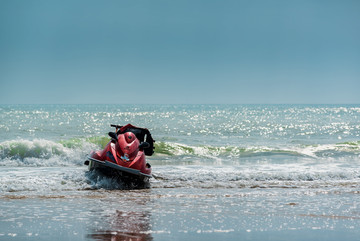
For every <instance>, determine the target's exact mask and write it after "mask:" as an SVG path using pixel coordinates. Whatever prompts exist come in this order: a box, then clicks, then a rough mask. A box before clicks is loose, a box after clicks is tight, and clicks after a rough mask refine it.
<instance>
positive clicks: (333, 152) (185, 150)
mask: <svg viewBox="0 0 360 241" xmlns="http://www.w3.org/2000/svg"><path fill="white" fill-rule="evenodd" d="M155 154H157V155H163V156H198V157H251V156H271V155H285V156H305V157H329V156H339V155H349V154H350V155H352V154H353V155H359V154H360V141H355V142H344V143H337V144H326V145H303V146H290V147H282V148H278V147H264V146H252V147H237V146H218V147H216V146H206V145H202V146H190V145H185V144H180V143H171V142H159V143H156V145H155Z"/></svg>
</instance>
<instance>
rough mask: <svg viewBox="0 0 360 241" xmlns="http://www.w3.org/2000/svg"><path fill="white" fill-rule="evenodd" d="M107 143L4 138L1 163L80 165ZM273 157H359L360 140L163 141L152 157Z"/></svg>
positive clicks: (173, 159) (172, 160)
mask: <svg viewBox="0 0 360 241" xmlns="http://www.w3.org/2000/svg"><path fill="white" fill-rule="evenodd" d="M108 142H109V138H108V137H90V138H73V139H69V140H61V141H58V142H55V141H51V140H45V139H34V140H10V141H4V142H1V143H0V166H73V165H76V166H80V165H82V164H83V161H84V159H85V157H86V155H88V154H89V153H90V151H91V150H94V149H101V148H104V147H105V145H106V144H107V143H108ZM271 156H283V157H284V158H285V159H286V158H294V157H295V158H296V157H300V158H301V157H304V158H339V157H349V156H350V157H359V156H360V141H355V142H345V143H337V144H327V145H306V146H305V145H304V146H301V145H298V146H289V147H264V146H250V147H238V146H210V145H199V146H191V145H185V144H181V143H173V142H161V141H160V142H156V143H155V154H154V156H152V157H151V158H150V159H151V160H152V161H153V162H155V163H158V164H161V160H164V159H166V160H167V162H169V161H170V163H173V164H176V162H178V163H182V160H185V161H186V160H188V159H189V158H192V159H196V160H197V163H199V162H200V163H201V162H208V161H209V160H214V159H216V160H218V159H224V160H228V159H232V160H234V159H235V160H236V159H239V160H246V159H250V158H252V157H259V158H261V157H271ZM158 160H160V161H159V162H157V161H158Z"/></svg>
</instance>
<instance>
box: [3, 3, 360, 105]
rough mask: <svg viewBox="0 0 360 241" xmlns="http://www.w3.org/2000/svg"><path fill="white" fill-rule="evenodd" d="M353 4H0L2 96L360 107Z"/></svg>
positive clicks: (359, 52) (27, 100) (358, 34)
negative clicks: (357, 105) (347, 105)
mask: <svg viewBox="0 0 360 241" xmlns="http://www.w3.org/2000/svg"><path fill="white" fill-rule="evenodd" d="M359 13H360V1H358V0H272V1H269V0H178V1H170V0H113V1H112V0H106V1H100V0H77V1H73V0H62V1H53V0H32V1H28V0H2V1H0V104H95V103H99V104H129V103H134V104H359V103H360V14H359Z"/></svg>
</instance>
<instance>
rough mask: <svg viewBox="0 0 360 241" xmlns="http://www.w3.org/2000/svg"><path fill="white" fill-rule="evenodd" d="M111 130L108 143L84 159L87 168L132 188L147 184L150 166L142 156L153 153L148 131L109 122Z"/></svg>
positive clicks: (149, 176)
mask: <svg viewBox="0 0 360 241" xmlns="http://www.w3.org/2000/svg"><path fill="white" fill-rule="evenodd" d="M111 127H115V128H116V131H115V132H109V136H110V137H111V140H110V142H109V143H108V144H107V145H106V146H105V148H104V150H99V151H92V152H91V153H90V155H89V156H88V157H87V160H86V161H85V163H84V164H85V165H88V166H89V171H95V172H97V173H99V174H102V175H105V176H108V177H112V178H117V179H119V180H121V181H122V182H124V183H125V184H131V185H132V186H134V187H140V188H141V187H146V186H148V185H147V184H149V179H150V178H151V177H152V175H151V165H150V164H149V163H147V162H146V159H145V156H151V155H152V154H153V153H154V149H155V147H154V142H155V141H154V139H153V138H152V136H151V134H150V131H149V130H148V129H146V128H140V127H136V126H133V125H131V124H127V125H125V126H119V125H111Z"/></svg>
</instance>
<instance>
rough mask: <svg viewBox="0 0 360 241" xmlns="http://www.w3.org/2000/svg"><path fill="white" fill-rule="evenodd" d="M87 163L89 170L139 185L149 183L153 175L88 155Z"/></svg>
mask: <svg viewBox="0 0 360 241" xmlns="http://www.w3.org/2000/svg"><path fill="white" fill-rule="evenodd" d="M85 164H88V166H89V171H97V172H99V173H101V174H102V175H104V176H107V177H112V178H117V179H119V180H121V181H123V182H124V183H131V184H134V185H135V186H137V187H142V186H146V185H147V184H149V181H150V178H152V176H151V175H149V174H145V173H142V172H140V171H139V170H136V169H132V168H127V167H123V166H119V165H117V164H115V163H112V162H110V161H107V160H104V161H101V160H97V159H95V158H92V157H90V156H88V157H87V161H86V162H85Z"/></svg>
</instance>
